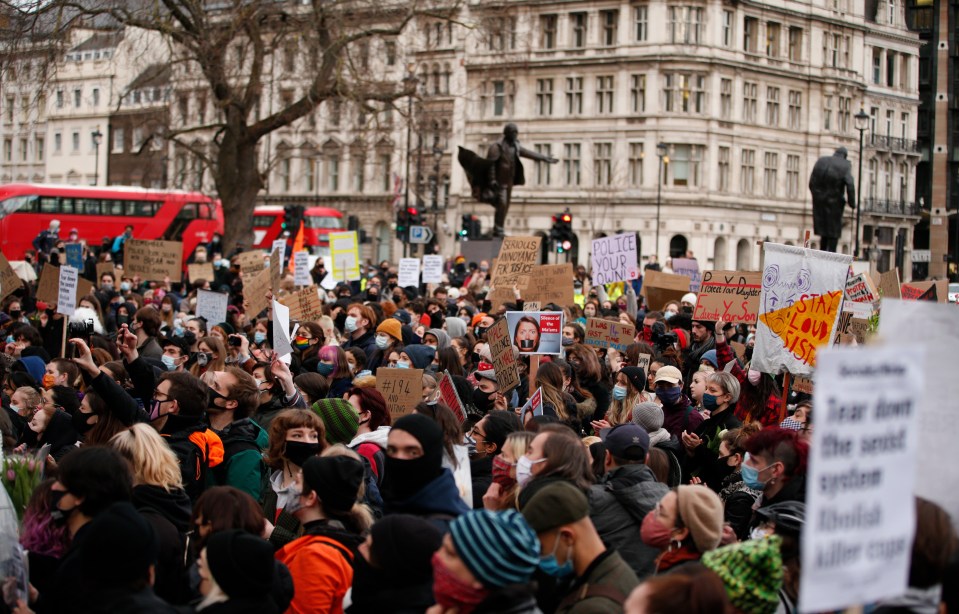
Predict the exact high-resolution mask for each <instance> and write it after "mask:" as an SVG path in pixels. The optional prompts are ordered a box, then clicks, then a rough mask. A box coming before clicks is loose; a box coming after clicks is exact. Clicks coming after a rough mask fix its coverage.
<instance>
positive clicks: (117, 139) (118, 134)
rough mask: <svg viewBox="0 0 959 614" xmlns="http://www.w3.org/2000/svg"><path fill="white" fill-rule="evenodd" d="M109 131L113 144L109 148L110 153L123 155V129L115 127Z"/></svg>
mask: <svg viewBox="0 0 959 614" xmlns="http://www.w3.org/2000/svg"><path fill="white" fill-rule="evenodd" d="M110 131H111V132H112V133H113V143H112V145H111V148H110V151H111V153H123V151H124V146H123V137H124V136H125V135H124V129H123V127H122V126H115V127H113V128H111V129H110Z"/></svg>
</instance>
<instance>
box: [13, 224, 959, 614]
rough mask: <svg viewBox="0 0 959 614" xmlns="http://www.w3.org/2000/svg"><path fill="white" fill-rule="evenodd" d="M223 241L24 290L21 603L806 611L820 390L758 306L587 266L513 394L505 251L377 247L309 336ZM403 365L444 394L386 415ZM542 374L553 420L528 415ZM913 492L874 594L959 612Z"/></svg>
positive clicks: (941, 522)
mask: <svg viewBox="0 0 959 614" xmlns="http://www.w3.org/2000/svg"><path fill="white" fill-rule="evenodd" d="M120 246H121V247H122V242H121V243H120ZM43 247H44V250H45V251H47V252H48V253H45V254H44V255H43V258H42V260H44V261H50V260H51V258H50V256H51V253H49V252H57V251H58V249H59V248H58V246H57V244H56V243H55V242H50V245H48V246H47V245H44V246H43ZM217 249H218V248H217V246H213V245H211V246H201V248H199V250H198V252H197V253H195V254H194V255H193V256H192V259H193V261H198V262H203V261H207V259H209V261H210V262H212V263H213V264H214V272H215V274H214V279H209V280H192V281H191V282H189V283H179V282H178V281H171V280H164V281H145V280H141V279H139V278H137V277H127V276H124V274H123V272H122V268H119V267H118V268H117V269H115V271H114V272H113V273H110V272H104V273H103V274H102V276H100V278H99V279H96V278H95V275H94V279H92V280H91V281H93V282H94V284H95V289H94V291H93V292H92V293H91V294H90V295H88V296H84V297H82V298H81V300H80V301H79V308H78V309H77V311H76V314H75V315H74V316H72V317H71V318H69V319H67V318H64V317H62V316H61V315H60V314H58V313H56V310H55V309H54V307H55V306H53V305H49V304H44V303H43V302H42V301H38V300H36V298H35V296H34V292H35V288H33V287H31V286H30V285H27V284H24V286H23V287H22V288H19V289H17V290H16V291H13V292H12V293H8V295H7V296H6V298H5V300H4V301H3V304H2V313H0V329H2V337H0V347H2V352H0V377H2V383H3V391H2V402H3V409H4V411H3V412H0V431H2V435H3V443H4V451H5V453H8V454H9V453H18V454H20V453H22V454H27V453H30V452H31V451H33V450H37V449H40V448H43V449H44V450H48V451H49V456H48V457H47V459H46V460H45V463H46V472H45V475H46V479H45V480H44V481H43V482H41V483H40V484H39V486H38V487H37V488H36V489H35V490H34V492H33V493H32V496H31V498H30V500H29V503H28V504H27V506H26V510H25V512H24V514H23V519H22V522H21V523H20V527H19V529H20V530H19V542H20V544H22V547H23V549H24V551H25V552H27V553H28V554H27V556H28V558H29V580H30V584H29V589H28V590H27V591H26V593H27V594H26V595H24V596H25V597H26V598H25V599H20V600H19V601H17V600H11V599H10V598H9V592H8V591H7V588H8V587H6V585H5V597H6V599H5V601H6V605H5V606H0V607H6V608H8V609H9V610H11V611H17V612H28V611H35V612H40V613H62V612H111V613H113V614H121V613H124V612H204V613H211V614H213V613H228V612H251V613H252V612H256V613H271V612H291V613H306V612H333V613H338V612H344V611H345V612H351V613H354V612H355V613H363V612H370V613H373V612H410V613H412V612H433V613H444V614H447V613H462V614H468V613H470V612H476V613H479V612H506V613H514V612H515V613H522V612H529V613H534V612H546V613H550V612H576V613H595V612H631V613H637V614H638V613H665V612H688V613H694V614H695V613H703V614H706V613H724V612H744V613H747V614H752V613H756V614H760V613H769V614H772V613H774V612H786V613H791V612H796V611H797V600H798V595H799V586H800V584H801V582H802V570H801V556H800V545H801V535H802V532H803V525H804V520H805V506H804V499H805V492H806V483H805V476H806V472H807V458H808V456H809V446H810V443H811V440H812V437H811V435H812V431H813V428H814V425H815V415H814V413H813V410H812V407H813V405H812V401H811V398H810V397H809V395H805V394H799V393H795V392H789V393H788V394H785V395H784V392H783V390H782V387H781V386H782V380H781V379H780V378H778V377H776V376H774V375H771V374H766V373H760V372H758V371H755V370H753V369H751V368H750V357H751V354H752V350H753V348H754V337H753V332H754V331H753V329H752V328H750V327H747V326H733V325H730V324H727V323H724V322H710V321H703V320H698V319H695V318H694V317H693V315H692V314H693V307H694V305H695V303H696V295H694V294H688V295H686V296H684V297H682V300H681V301H671V302H670V303H667V304H665V305H645V304H643V300H642V298H640V297H638V296H637V292H636V290H637V284H623V283H618V284H611V285H608V286H592V285H591V284H590V281H589V277H588V275H587V273H586V271H585V269H583V268H582V267H579V268H578V269H577V270H576V271H575V275H576V278H575V280H573V281H574V288H575V303H574V304H570V305H554V304H549V305H544V306H542V309H543V310H544V311H557V312H562V313H563V314H564V322H565V325H564V327H563V330H562V334H563V342H562V348H563V351H562V353H561V355H560V356H543V357H540V358H539V359H538V361H537V365H536V368H535V373H534V372H533V370H532V369H531V367H530V358H529V356H528V355H524V354H522V353H520V352H519V351H518V349H515V348H514V353H515V358H516V363H517V365H518V367H519V368H518V370H519V375H520V384H519V386H518V387H516V388H515V389H513V390H509V391H502V390H500V389H499V384H498V380H497V377H496V372H495V369H494V365H493V360H492V357H491V355H490V348H489V346H488V344H487V343H486V332H487V331H488V330H489V329H490V327H491V326H493V325H494V324H495V323H496V322H497V320H499V319H500V318H503V317H504V314H505V312H507V311H517V310H522V309H523V306H524V305H523V297H522V292H521V291H519V290H518V289H517V290H516V291H515V299H516V300H515V302H512V303H505V304H491V303H490V301H489V300H487V296H488V294H489V291H490V271H489V266H488V264H487V263H486V262H485V261H484V262H480V263H467V262H466V261H465V260H464V259H463V257H461V256H460V257H457V258H456V259H455V260H452V261H450V262H449V263H448V266H447V268H446V271H445V278H444V283H443V284H440V285H436V286H427V287H399V286H398V285H397V270H396V267H395V266H393V265H392V264H391V263H389V262H382V263H380V264H379V265H378V266H373V265H370V266H369V267H367V269H368V270H365V271H364V273H363V275H362V279H361V280H360V281H356V282H351V283H338V284H336V285H335V287H334V288H333V289H332V290H329V291H325V290H322V289H318V290H317V292H318V293H319V296H320V299H321V301H322V303H323V315H322V317H320V318H318V319H317V320H316V321H311V322H297V323H295V330H294V332H293V334H292V339H291V341H292V347H293V352H292V355H291V359H290V360H289V361H286V360H281V357H280V356H279V355H278V354H277V352H275V351H274V349H273V340H274V337H273V335H274V332H273V331H274V328H273V326H272V321H271V313H270V311H269V310H266V311H264V312H261V313H250V312H249V311H248V305H249V297H244V295H243V278H242V275H241V271H240V268H239V265H238V261H237V258H236V255H235V254H234V255H233V257H232V258H224V257H223V256H222V255H221V254H218V253H216V250H217ZM52 255H54V256H55V257H54V258H53V260H58V258H57V257H56V256H58V254H55V253H54V254H52ZM87 268H90V267H87ZM311 274H312V276H313V279H314V281H315V282H316V283H317V284H320V283H321V282H323V281H324V278H325V277H326V276H327V275H328V274H329V273H328V272H327V271H326V270H325V268H324V265H323V260H322V259H320V260H319V261H317V265H316V266H315V267H313V269H312V271H311ZM200 289H208V290H210V289H212V290H216V291H221V292H226V293H228V294H229V297H230V304H229V308H228V311H227V317H226V319H225V321H223V322H208V321H206V320H204V319H203V318H201V317H198V316H197V315H196V298H197V291H198V290H200ZM292 290H293V285H292V279H291V277H290V276H287V277H286V278H284V279H283V281H282V282H281V288H277V289H276V295H277V297H281V296H283V294H285V293H287V292H290V291H292ZM587 318H606V319H611V320H615V321H619V322H623V323H628V324H631V325H635V327H636V331H637V332H636V336H635V343H633V344H632V345H630V346H629V347H627V348H625V349H624V350H622V351H619V350H614V349H609V350H607V349H600V348H597V347H594V346H593V345H587V344H586V333H585V325H586V321H587ZM68 321H69V322H68ZM87 324H89V325H87ZM64 327H66V330H65V328H64ZM65 333H66V334H65ZM63 339H67V342H66V348H63V347H61V345H62V340H63ZM737 349H738V350H739V353H737V351H736V350H737ZM743 350H744V351H743ZM64 356H69V358H67V357H64ZM647 359H648V361H647ZM381 368H399V369H406V368H412V369H421V370H422V371H423V376H422V379H423V394H422V400H421V402H419V403H418V404H416V405H415V406H412V407H405V408H400V411H396V408H392V409H393V411H391V408H390V407H389V405H388V403H387V400H386V399H385V398H384V396H383V395H382V394H381V393H380V392H379V391H378V390H377V389H376V383H377V378H376V372H377V370H378V369H381ZM446 374H448V375H449V377H450V379H451V382H452V384H453V386H454V388H455V390H456V392H457V396H458V399H459V403H460V404H461V407H459V408H456V409H461V410H462V412H456V411H454V408H451V407H450V406H449V405H448V404H447V403H445V402H444V401H443V398H444V397H443V395H442V394H441V392H440V389H439V385H438V383H439V381H440V380H441V379H442V378H443V377H444V376H445V375H446ZM531 379H532V381H531ZM536 389H541V390H542V393H543V399H544V402H543V411H542V415H533V412H529V411H526V412H524V411H522V408H523V407H524V406H525V405H526V404H527V401H528V399H529V397H530V394H531V392H532V391H535V390H536ZM784 396H785V398H784ZM464 417H465V419H463V418H464ZM915 505H916V510H917V533H916V539H915V542H914V544H913V549H912V559H911V569H910V575H909V591H908V593H907V594H906V595H903V596H902V597H901V598H900V599H896V600H889V601H885V602H880V603H874V604H866V605H868V606H869V607H870V611H871V612H882V613H892V612H914V613H917V614H918V613H925V612H929V613H932V612H943V611H949V612H959V595H957V584H959V582H957V581H956V578H959V568H957V552H959V548H957V545H959V543H957V538H956V534H955V532H954V530H953V528H952V527H953V523H952V522H951V520H950V518H949V517H948V515H947V514H946V513H945V512H944V511H943V510H942V509H941V508H940V507H938V506H937V505H936V504H934V503H932V502H929V501H926V500H923V499H918V498H917V499H916V502H915ZM950 578H951V580H949V579H950Z"/></svg>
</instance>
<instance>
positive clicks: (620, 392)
mask: <svg viewBox="0 0 959 614" xmlns="http://www.w3.org/2000/svg"><path fill="white" fill-rule="evenodd" d="M613 398H614V399H616V400H617V401H622V400H624V399H625V398H626V386H620V385H619V384H616V385H615V386H613Z"/></svg>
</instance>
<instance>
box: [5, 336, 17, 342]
mask: <svg viewBox="0 0 959 614" xmlns="http://www.w3.org/2000/svg"><path fill="white" fill-rule="evenodd" d="M6 341H7V343H16V341H17V340H16V339H14V338H13V335H7V339H6Z"/></svg>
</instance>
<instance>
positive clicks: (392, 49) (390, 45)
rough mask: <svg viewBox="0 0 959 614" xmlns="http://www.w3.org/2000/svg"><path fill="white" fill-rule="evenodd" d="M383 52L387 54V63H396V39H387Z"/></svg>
mask: <svg viewBox="0 0 959 614" xmlns="http://www.w3.org/2000/svg"><path fill="white" fill-rule="evenodd" d="M383 53H384V55H385V56H386V65H387V66H394V65H396V41H386V42H385V43H383Z"/></svg>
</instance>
